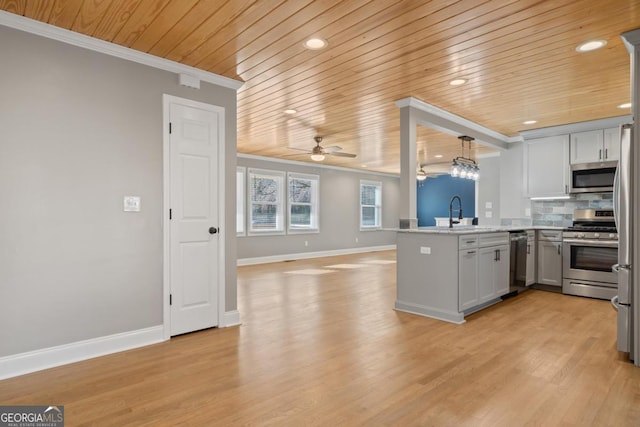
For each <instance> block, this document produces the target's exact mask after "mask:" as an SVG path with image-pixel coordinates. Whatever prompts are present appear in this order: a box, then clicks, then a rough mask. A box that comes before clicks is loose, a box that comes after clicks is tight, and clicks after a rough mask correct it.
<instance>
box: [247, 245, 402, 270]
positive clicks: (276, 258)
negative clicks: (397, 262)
mask: <svg viewBox="0 0 640 427" xmlns="http://www.w3.org/2000/svg"><path fill="white" fill-rule="evenodd" d="M394 249H396V245H384V246H367V247H362V248H347V249H334V250H330V251H318V252H301V253H297V254H284V255H271V256H264V257H256V258H242V259H238V266H244V265H255V264H268V263H270V262H282V261H291V260H296V259H309V258H322V257H327V256H337V255H351V254H360V253H365V252H379V251H390V250H394Z"/></svg>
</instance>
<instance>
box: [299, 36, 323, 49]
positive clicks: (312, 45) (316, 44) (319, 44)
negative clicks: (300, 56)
mask: <svg viewBox="0 0 640 427" xmlns="http://www.w3.org/2000/svg"><path fill="white" fill-rule="evenodd" d="M328 44H329V43H328V42H327V41H326V40H325V39H320V38H317V37H314V38H311V39H308V40H307V41H305V42H304V47H306V48H307V49H311V50H318V49H324V48H325V47H327V45H328Z"/></svg>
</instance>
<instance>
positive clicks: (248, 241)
mask: <svg viewBox="0 0 640 427" xmlns="http://www.w3.org/2000/svg"><path fill="white" fill-rule="evenodd" d="M238 166H245V167H247V168H250V167H253V168H260V169H270V170H278V171H284V172H300V173H308V174H315V175H319V176H320V220H319V221H320V232H319V233H310V234H306V233H305V234H288V235H269V236H242V237H238V241H237V243H238V259H243V258H259V257H268V256H274V255H287V254H299V253H304V252H318V251H330V250H341V249H351V248H363V247H371V246H384V245H395V242H396V233H395V232H394V231H388V230H383V231H360V204H359V203H360V180H361V179H364V180H370V181H380V182H382V226H383V228H397V227H398V215H399V213H398V212H399V210H398V209H399V204H400V178H399V177H395V176H389V175H378V174H367V173H359V172H356V171H353V172H351V171H348V170H346V169H340V170H338V169H330V168H322V167H316V166H313V165H311V164H309V165H307V164H304V163H302V162H297V163H295V164H294V163H289V162H287V163H283V162H277V161H270V160H268V159H266V158H262V159H255V158H244V157H242V156H240V157H238ZM356 238H358V242H356ZM305 241H307V242H308V246H305V244H304V242H305Z"/></svg>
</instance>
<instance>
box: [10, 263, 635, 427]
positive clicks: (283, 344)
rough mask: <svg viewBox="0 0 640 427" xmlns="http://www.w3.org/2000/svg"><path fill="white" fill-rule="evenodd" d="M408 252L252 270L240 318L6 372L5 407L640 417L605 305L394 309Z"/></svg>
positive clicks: (148, 420)
mask: <svg viewBox="0 0 640 427" xmlns="http://www.w3.org/2000/svg"><path fill="white" fill-rule="evenodd" d="M394 260H395V252H394V251H388V252H378V253H366V254H357V255H349V256H340V257H330V258H318V259H313V260H301V261H294V262H283V263H274V264H266V265H258V266H247V267H240V268H239V269H238V295H239V301H238V304H239V310H240V313H241V319H242V325H241V326H239V327H232V328H225V329H210V330H206V331H201V332H197V333H192V334H188V335H183V336H179V337H176V338H173V339H171V340H170V341H168V342H165V343H161V344H156V345H152V346H148V347H144V348H140V349H136V350H131V351H127V352H122V353H118V354H114V355H110V356H105V357H100V358H96V359H92V360H88V361H84V362H80V363H75V364H71V365H66V366H62V367H58V368H54V369H49V370H47V371H42V372H37V373H34V374H30V375H25V376H21V377H17V378H12V379H9V380H4V381H0V404H2V405H7V404H41V405H48V404H60V405H64V406H65V414H66V425H67V426H85V425H87V426H88V425H97V426H103V425H105V426H112V425H117V426H174V425H187V426H205V425H206V426H234V425H255V426H358V425H365V426H388V425H397V426H413V425H424V426H465V425H469V426H591V425H593V426H637V425H640V369H638V368H635V367H633V365H632V364H631V363H629V362H628V361H626V360H624V357H623V356H622V355H621V354H619V353H618V352H617V351H616V350H615V312H614V311H613V310H612V309H611V307H610V305H609V303H608V302H607V301H601V300H592V299H587V298H580V297H570V296H564V295H560V294H555V293H549V292H544V291H533V290H532V291H528V292H525V293H523V294H521V295H520V296H518V297H516V298H513V299H510V300H507V301H504V302H502V303H500V304H498V305H496V306H493V307H491V308H488V309H486V310H483V311H481V312H479V313H476V314H474V315H472V316H469V317H468V318H467V322H466V323H465V324H463V325H453V324H449V323H444V322H440V321H437V320H432V319H428V318H423V317H419V316H415V315H411V314H406V313H400V312H396V311H394V310H393V309H392V307H393V303H394V299H395V292H396V291H395V271H396V265H395V263H393V261H394ZM385 262H386V263H385ZM325 271H328V272H327V273H324V272H325ZM319 273H324V274H319ZM425 280H428V278H425Z"/></svg>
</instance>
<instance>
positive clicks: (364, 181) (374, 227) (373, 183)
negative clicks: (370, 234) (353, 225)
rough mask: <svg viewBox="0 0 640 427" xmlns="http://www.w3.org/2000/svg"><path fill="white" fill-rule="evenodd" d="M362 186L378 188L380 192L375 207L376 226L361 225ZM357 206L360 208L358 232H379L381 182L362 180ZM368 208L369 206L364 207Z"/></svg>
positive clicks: (380, 221) (380, 222)
mask: <svg viewBox="0 0 640 427" xmlns="http://www.w3.org/2000/svg"><path fill="white" fill-rule="evenodd" d="M363 185H375V186H376V187H378V188H379V192H380V200H379V201H378V204H376V205H375V207H376V208H377V210H378V224H377V225H363V224H362V206H363V205H362V186H363ZM358 205H359V206H360V230H361V231H368V230H380V229H381V228H382V182H381V181H367V180H364V179H361V180H360V187H359V191H358ZM365 206H369V205H365Z"/></svg>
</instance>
